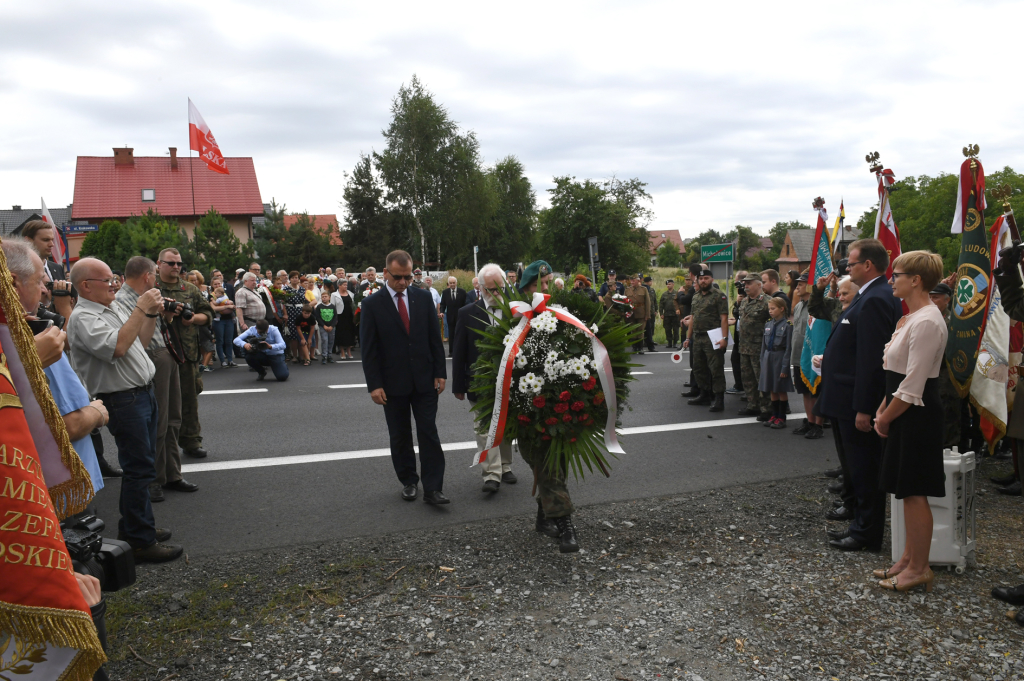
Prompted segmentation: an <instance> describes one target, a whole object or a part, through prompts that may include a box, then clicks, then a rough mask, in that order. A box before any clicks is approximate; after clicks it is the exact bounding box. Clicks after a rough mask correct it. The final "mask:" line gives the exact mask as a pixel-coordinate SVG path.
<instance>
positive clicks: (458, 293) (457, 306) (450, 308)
mask: <svg viewBox="0 0 1024 681" xmlns="http://www.w3.org/2000/svg"><path fill="white" fill-rule="evenodd" d="M466 302H467V301H466V292H465V291H463V290H462V289H461V288H456V289H455V293H452V290H451V289H450V288H446V289H445V290H444V291H442V292H441V305H440V307H441V313H442V314H446V315H448V327H449V329H450V328H451V326H452V324H456V323H458V321H459V310H461V309H462V308H464V307H465V306H466Z"/></svg>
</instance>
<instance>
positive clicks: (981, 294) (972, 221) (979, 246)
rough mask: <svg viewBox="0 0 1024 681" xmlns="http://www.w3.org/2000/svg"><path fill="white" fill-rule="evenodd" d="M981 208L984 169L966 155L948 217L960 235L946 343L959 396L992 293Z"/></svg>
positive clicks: (971, 366) (965, 386)
mask: <svg viewBox="0 0 1024 681" xmlns="http://www.w3.org/2000/svg"><path fill="white" fill-rule="evenodd" d="M984 211H985V172H984V170H983V169H982V167H981V161H979V160H977V159H976V158H973V157H971V158H968V159H967V160H966V161H964V163H963V165H962V166H961V167H960V186H959V191H958V192H957V205H956V214H955V215H954V217H953V229H952V231H953V233H957V232H959V233H960V234H961V242H960V260H959V262H958V264H957V269H956V275H957V276H956V282H955V283H954V285H953V315H952V317H951V319H950V329H949V340H948V342H947V343H946V359H947V360H948V361H949V375H950V378H951V379H952V381H953V385H954V386H955V387H956V390H957V392H958V393H959V394H960V397H966V396H967V394H968V393H969V392H970V389H971V378H972V377H973V376H974V365H975V363H976V361H977V359H978V348H979V347H980V346H981V338H982V336H983V335H984V333H985V322H986V320H987V319H988V314H986V311H987V310H988V303H989V296H990V295H991V293H992V259H991V257H990V253H989V249H990V244H989V235H988V230H986V229H985V213H984Z"/></svg>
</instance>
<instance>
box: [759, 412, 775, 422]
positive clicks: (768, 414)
mask: <svg viewBox="0 0 1024 681" xmlns="http://www.w3.org/2000/svg"><path fill="white" fill-rule="evenodd" d="M771 418H772V414H771V412H768V411H762V412H760V413H759V414H758V415H757V420H758V421H760V422H761V423H764V422H765V421H769V420H771Z"/></svg>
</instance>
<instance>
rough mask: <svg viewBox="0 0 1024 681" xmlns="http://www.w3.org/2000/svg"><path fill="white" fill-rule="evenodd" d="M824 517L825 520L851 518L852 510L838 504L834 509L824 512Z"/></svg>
mask: <svg viewBox="0 0 1024 681" xmlns="http://www.w3.org/2000/svg"><path fill="white" fill-rule="evenodd" d="M825 519H826V520H853V511H852V510H850V509H848V508H846V507H845V506H840V507H839V508H837V509H834V510H832V511H829V512H828V513H826V514H825Z"/></svg>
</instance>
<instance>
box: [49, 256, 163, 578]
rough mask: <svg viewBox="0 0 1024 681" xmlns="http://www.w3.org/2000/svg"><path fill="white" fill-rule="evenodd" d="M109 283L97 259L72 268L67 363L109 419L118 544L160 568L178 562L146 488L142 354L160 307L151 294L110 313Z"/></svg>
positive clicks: (149, 409) (151, 426)
mask: <svg viewBox="0 0 1024 681" xmlns="http://www.w3.org/2000/svg"><path fill="white" fill-rule="evenodd" d="M113 279H114V274H113V273H112V272H111V271H110V268H109V267H108V266H107V264H106V263H104V262H102V261H101V260H97V259H96V258H82V259H81V260H79V261H78V262H77V263H75V266H74V267H72V268H71V282H72V283H73V284H74V285H75V288H76V289H78V291H79V294H80V295H79V301H78V305H76V306H75V309H74V311H73V312H72V313H71V317H70V318H69V319H68V341H69V343H70V345H71V362H72V364H73V365H74V368H75V371H76V373H77V374H78V376H79V378H81V380H82V383H83V384H85V387H86V389H87V390H88V392H89V394H91V395H93V396H94V397H96V398H98V399H100V400H102V401H103V405H104V406H105V407H106V409H107V412H108V414H109V417H110V418H109V421H108V423H107V428H108V429H109V430H110V433H111V435H113V436H114V441H115V442H116V443H117V457H118V460H119V461H120V463H121V468H122V469H123V470H124V477H123V478H122V479H121V501H120V510H121V520H120V521H119V522H118V537H123V538H124V540H125V541H127V542H128V543H129V544H130V545H131V547H132V553H133V554H134V556H135V562H137V563H141V562H153V563H158V562H164V561H169V560H174V559H175V558H177V557H178V556H180V555H181V552H182V549H181V547H180V546H175V545H171V544H164V543H162V542H164V541H166V540H167V539H169V538H170V536H171V533H170V532H169V531H168V530H158V529H157V528H156V525H155V523H154V520H153V506H152V503H151V501H150V498H149V485H150V484H151V483H152V482H153V480H154V479H155V478H156V469H155V467H154V459H155V457H156V439H157V438H156V435H157V433H156V428H157V402H156V393H155V392H154V389H153V376H154V375H155V374H156V368H155V367H154V366H153V362H152V361H151V360H150V359H149V356H148V355H146V350H145V345H146V344H148V343H149V342H150V340H151V339H152V337H153V331H154V329H155V324H156V318H157V317H158V316H160V312H161V310H163V307H164V305H163V299H162V297H161V296H160V291H159V290H157V289H151V290H149V291H146V292H145V293H144V294H142V295H140V296H139V299H138V301H136V304H135V307H134V308H132V311H131V314H125V312H124V311H123V310H122V309H121V307H120V306H115V305H113V302H114V287H113V283H112V282H113Z"/></svg>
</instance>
